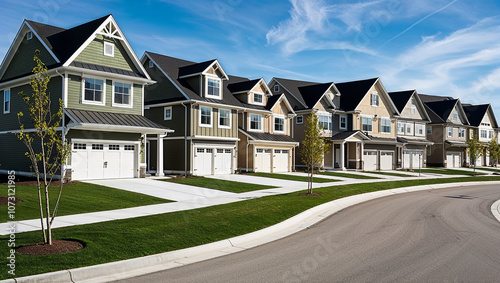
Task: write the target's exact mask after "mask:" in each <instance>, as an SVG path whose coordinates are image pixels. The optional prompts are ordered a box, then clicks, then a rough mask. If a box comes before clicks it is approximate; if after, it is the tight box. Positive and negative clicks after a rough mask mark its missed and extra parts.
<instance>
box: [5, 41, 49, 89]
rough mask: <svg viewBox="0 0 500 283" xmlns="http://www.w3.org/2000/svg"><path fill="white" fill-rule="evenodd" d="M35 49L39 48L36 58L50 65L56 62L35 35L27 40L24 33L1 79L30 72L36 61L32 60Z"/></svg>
mask: <svg viewBox="0 0 500 283" xmlns="http://www.w3.org/2000/svg"><path fill="white" fill-rule="evenodd" d="M37 49H38V50H40V54H39V55H38V58H40V60H42V62H43V63H44V64H45V65H46V66H51V65H54V64H56V63H57V62H56V60H54V58H53V57H52V55H50V53H49V52H48V51H47V49H45V47H44V46H43V45H42V43H41V42H40V41H39V40H38V38H37V37H36V36H35V35H33V37H32V38H31V39H30V40H27V39H26V35H24V38H23V40H22V42H21V45H19V48H18V49H17V51H16V54H15V55H14V57H13V58H12V61H11V62H10V64H9V66H8V67H7V70H6V71H5V74H4V75H3V77H2V80H8V79H11V78H14V77H17V76H21V75H28V74H31V71H32V70H33V68H34V67H35V66H36V62H35V61H33V57H34V56H35V50H37Z"/></svg>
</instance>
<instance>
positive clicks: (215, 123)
mask: <svg viewBox="0 0 500 283" xmlns="http://www.w3.org/2000/svg"><path fill="white" fill-rule="evenodd" d="M223 109H227V108H223ZM199 115H200V108H199V106H195V109H193V111H192V115H191V129H192V134H193V135H196V136H209V137H223V138H237V137H238V114H237V111H236V110H231V128H230V129H221V128H219V120H218V119H219V109H217V108H215V107H212V127H200V117H199Z"/></svg>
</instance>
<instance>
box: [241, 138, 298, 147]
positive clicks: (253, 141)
mask: <svg viewBox="0 0 500 283" xmlns="http://www.w3.org/2000/svg"><path fill="white" fill-rule="evenodd" d="M248 144H273V145H276V146H280V145H282V146H287V145H288V146H294V147H296V146H299V142H282V141H265V140H251V141H248Z"/></svg>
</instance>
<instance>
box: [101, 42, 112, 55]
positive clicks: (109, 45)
mask: <svg viewBox="0 0 500 283" xmlns="http://www.w3.org/2000/svg"><path fill="white" fill-rule="evenodd" d="M104 55H105V56H109V57H115V45H114V44H113V43H111V42H104Z"/></svg>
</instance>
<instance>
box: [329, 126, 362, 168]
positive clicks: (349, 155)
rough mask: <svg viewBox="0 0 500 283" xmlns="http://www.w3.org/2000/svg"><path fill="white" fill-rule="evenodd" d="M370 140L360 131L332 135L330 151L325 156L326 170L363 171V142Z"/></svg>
mask: <svg viewBox="0 0 500 283" xmlns="http://www.w3.org/2000/svg"><path fill="white" fill-rule="evenodd" d="M368 140H370V138H369V137H368V136H367V135H365V134H364V133H363V132H361V131H348V132H342V133H338V134H336V135H334V136H333V137H332V139H331V142H332V149H331V152H330V154H329V155H328V156H325V168H326V169H339V170H346V169H359V170H363V169H364V161H363V152H364V144H365V141H368Z"/></svg>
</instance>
